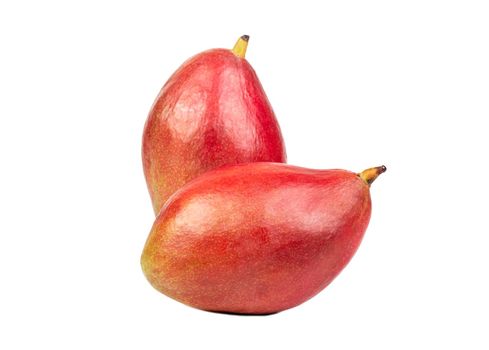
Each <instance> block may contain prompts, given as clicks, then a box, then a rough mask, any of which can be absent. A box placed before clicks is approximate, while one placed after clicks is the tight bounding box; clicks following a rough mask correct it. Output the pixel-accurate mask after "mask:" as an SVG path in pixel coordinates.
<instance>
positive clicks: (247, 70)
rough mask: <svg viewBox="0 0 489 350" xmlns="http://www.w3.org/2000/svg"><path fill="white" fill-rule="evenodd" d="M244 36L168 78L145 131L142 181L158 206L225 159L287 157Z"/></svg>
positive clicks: (230, 162) (236, 161) (225, 162)
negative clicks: (247, 54)
mask: <svg viewBox="0 0 489 350" xmlns="http://www.w3.org/2000/svg"><path fill="white" fill-rule="evenodd" d="M247 45H248V36H246V35H244V36H242V37H241V38H240V39H239V40H238V41H237V43H236V45H235V46H234V48H233V49H232V50H227V49H213V50H208V51H205V52H202V53H200V54H198V55H196V56H194V57H192V58H190V59H189V60H187V61H186V62H185V63H184V64H183V65H182V66H181V67H180V68H179V69H178V70H177V71H176V72H175V73H174V74H173V75H172V76H171V77H170V79H169V80H168V81H167V82H166V84H165V85H164V86H163V88H162V90H161V91H160V93H159V95H158V96H157V98H156V101H155V102H154V104H153V107H152V108H151V111H150V113H149V116H148V119H147V121H146V125H145V128H144V134H143V147H142V157H143V166H144V173H145V177H146V182H147V185H148V189H149V192H150V195H151V200H152V202H153V208H154V212H155V213H156V214H158V212H159V211H160V209H161V207H162V206H163V204H164V203H165V202H166V200H167V199H168V197H170V196H171V195H172V194H173V193H174V192H175V191H176V190H178V189H179V188H180V187H182V186H183V185H184V184H185V183H187V182H188V181H189V180H191V179H193V178H195V177H196V176H198V175H200V174H202V173H205V172H206V171H209V170H211V169H214V168H217V167H221V166H224V165H234V164H239V163H249V162H264V161H270V162H285V161H286V154H285V146H284V143H283V139H282V135H281V132H280V128H279V125H278V123H277V120H276V118H275V115H274V112H273V110H272V107H271V106H270V103H269V101H268V99H267V97H266V95H265V92H264V91H263V88H262V86H261V84H260V81H259V80H258V77H257V76H256V74H255V71H254V70H253V68H252V67H251V65H250V64H249V63H248V62H247V61H246V59H245V53H246V49H247Z"/></svg>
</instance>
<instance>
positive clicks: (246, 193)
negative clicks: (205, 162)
mask: <svg viewBox="0 0 489 350" xmlns="http://www.w3.org/2000/svg"><path fill="white" fill-rule="evenodd" d="M385 170H386V169H385V167H384V166H381V167H375V168H370V169H367V170H365V171H363V172H361V173H360V174H356V173H353V172H350V171H346V170H312V169H305V168H300V167H295V166H290V165H285V164H280V163H251V164H244V165H237V166H231V167H225V168H221V169H217V170H214V171H210V172H208V173H206V174H204V175H201V176H200V177H198V178H196V179H195V180H193V181H191V182H189V183H188V184H187V185H185V186H184V187H183V188H182V189H181V190H179V191H178V192H177V193H175V195H174V196H173V197H172V198H171V199H170V200H169V201H168V202H167V203H166V204H165V206H164V208H163V209H162V211H161V212H160V214H159V215H158V217H157V218H156V221H155V223H154V225H153V228H152V230H151V233H150V235H149V237H148V239H147V242H146V245H145V247H144V250H143V254H142V257H141V264H142V268H143V271H144V274H145V275H146V277H147V279H148V280H149V282H150V283H151V284H152V285H153V287H154V288H156V289H157V290H158V291H160V292H162V293H164V294H166V295H167V296H169V297H171V298H173V299H176V300H178V301H180V302H182V303H185V304H187V305H190V306H193V307H196V308H199V309H203V310H208V311H216V312H227V313H237V314H270V313H275V312H279V311H282V310H285V309H288V308H291V307H294V306H297V305H299V304H301V303H303V302H304V301H306V300H308V299H309V298H311V297H313V296H314V295H315V294H317V293H318V292H320V291H321V290H322V289H324V288H325V287H326V286H327V285H328V284H330V283H331V281H333V279H334V278H335V277H336V276H337V275H338V274H339V273H340V272H341V270H342V269H343V268H344V267H345V265H346V264H347V263H348V262H349V261H350V259H351V258H352V256H353V255H354V253H355V251H356V250H357V248H358V246H359V245H360V242H361V240H362V237H363V235H364V232H365V230H366V229H367V225H368V222H369V219H370V214H371V199H370V185H371V184H372V182H373V181H374V180H375V179H376V178H377V177H378V176H379V175H380V174H381V173H383V172H384V171H385Z"/></svg>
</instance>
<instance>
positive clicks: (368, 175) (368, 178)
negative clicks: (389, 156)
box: [358, 165, 387, 186]
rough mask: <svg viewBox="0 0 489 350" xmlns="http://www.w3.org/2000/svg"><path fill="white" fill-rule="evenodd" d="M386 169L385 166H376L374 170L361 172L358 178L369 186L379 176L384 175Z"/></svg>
mask: <svg viewBox="0 0 489 350" xmlns="http://www.w3.org/2000/svg"><path fill="white" fill-rule="evenodd" d="M386 170H387V168H386V167H385V165H382V166H377V167H374V168H369V169H366V170H364V171H362V172H361V173H360V174H358V176H359V177H360V178H361V179H362V180H363V181H365V182H366V183H367V185H369V186H370V185H371V184H372V182H374V181H375V179H376V178H377V177H379V175H380V174H382V173H385V171H386Z"/></svg>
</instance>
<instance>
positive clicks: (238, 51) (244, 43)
mask: <svg viewBox="0 0 489 350" xmlns="http://www.w3.org/2000/svg"><path fill="white" fill-rule="evenodd" d="M248 40H250V37H249V35H243V36H242V37H241V38H239V39H238V41H236V44H235V45H234V47H233V49H232V50H231V51H232V52H233V53H234V54H235V55H236V56H238V57H239V58H245V55H246V49H247V48H248Z"/></svg>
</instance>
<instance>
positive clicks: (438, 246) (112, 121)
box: [0, 0, 489, 349]
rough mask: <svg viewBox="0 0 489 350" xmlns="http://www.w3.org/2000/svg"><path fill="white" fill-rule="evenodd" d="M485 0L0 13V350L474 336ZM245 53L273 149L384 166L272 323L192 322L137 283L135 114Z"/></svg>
mask: <svg viewBox="0 0 489 350" xmlns="http://www.w3.org/2000/svg"><path fill="white" fill-rule="evenodd" d="M488 18H489V11H488V7H487V2H484V1H426V0H424V1H416V0H415V1H403V2H401V1H337V2H322V1H321V2H320V1H317V2H311V1H304V0H303V1H300V2H297V3H293V2H287V1H281V2H276V4H272V2H265V1H260V2H252V1H246V2H245V1H239V2H238V1H233V2H232V1H222V2H217V1H209V0H207V1H192V2H191V1H173V2H170V1H168V2H164V1H154V2H148V1H137V2H136V1H134V2H132V3H128V2H125V1H117V2H115V1H114V2H103V1H85V2H79V3H78V4H75V3H74V2H68V1H59V2H54V1H15V2H14V1H10V2H3V1H2V3H1V5H0V118H1V119H0V156H1V157H0V167H1V171H0V234H1V236H0V237H1V238H0V269H1V271H0V272H1V273H0V284H1V287H0V295H1V298H0V323H1V325H0V334H1V336H0V348H2V349H121V348H124V349H179V348H189V349H190V348H202V349H251V348H253V349H255V348H267V349H275V348H277V349H279V348H280V349H316V348H317V349H326V348H327V349H441V348H444V349H446V348H453V349H488V348H489V339H488V337H489V335H488V331H489V316H488V314H489V302H488V296H489V281H488V280H489V271H488V267H489V253H488V250H489V224H488V219H487V218H488V209H489V204H488V198H489V185H488V184H489V182H488V177H489V166H488V156H487V152H488V149H489V141H488V130H489V129H488V126H487V125H488V123H487V120H488V118H489V45H488V38H489V20H488ZM242 34H249V35H250V36H251V39H250V45H249V48H248V53H247V58H248V60H249V62H250V63H251V64H252V65H253V66H254V68H255V70H256V71H257V73H258V76H259V77H260V79H261V82H262V84H263V86H264V88H265V90H266V91H267V94H268V97H269V98H270V101H271V103H272V105H273V106H274V109H275V112H276V114H277V117H278V119H279V121H280V124H281V127H282V131H283V134H284V137H285V140H286V144H287V151H288V156H289V157H288V158H289V163H291V164H294V165H301V166H306V167H314V168H346V169H350V170H355V171H360V170H362V169H364V168H367V167H370V166H376V165H381V164H385V165H386V166H387V167H388V171H387V173H385V174H384V175H382V176H381V177H380V178H379V179H378V180H377V181H376V182H375V184H374V185H373V186H372V200H373V213H372V220H371V223H370V226H369V228H368V230H367V233H366V236H365V239H364V241H363V243H362V245H361V247H360V249H359V251H358V253H357V254H356V256H355V257H354V259H353V260H352V262H351V263H350V264H349V265H348V267H347V268H346V269H345V270H344V271H343V273H342V274H341V275H340V276H339V277H338V278H337V279H336V280H335V281H334V282H333V284H332V285H330V286H329V287H328V288H327V289H326V290H324V291H323V292H322V293H320V294H319V295H318V296H316V297H314V298H313V299H311V300H310V301H308V302H306V303H305V304H303V305H301V306H299V307H297V308H294V309H292V310H288V311H285V312H282V313H279V314H277V315H273V316H267V317H253V316H251V317H242V316H228V315H220V314H212V313H207V312H203V311H198V310H195V309H192V308H189V307H186V306H184V305H181V304H179V303H177V302H175V301H173V300H171V299H169V298H167V297H165V296H163V295H161V294H159V293H158V292H156V291H155V290H154V289H153V288H152V287H151V286H150V285H149V283H147V282H146V280H145V278H144V276H143V274H142V272H141V270H140V266H139V256H140V252H141V250H142V247H143V244H144V242H145V239H146V236H147V234H148V232H149V229H150V227H151V225H152V222H153V220H154V216H153V212H152V209H151V205H150V200H149V196H148V194H147V191H146V185H145V182H144V177H143V172H142V166H141V156H140V146H141V135H142V129H143V125H144V121H145V119H146V115H147V112H148V111H149V108H150V106H151V104H152V103H153V100H154V98H155V96H156V94H157V93H158V91H159V89H160V88H161V86H162V85H163V83H164V82H165V81H166V79H167V78H168V77H169V75H170V74H171V73H172V72H173V71H174V70H175V69H176V68H177V67H178V66H179V65H180V64H181V63H182V62H183V61H184V60H185V59H187V58H188V57H190V56H191V55H193V54H196V53H198V52H200V51H202V50H205V49H209V48H213V47H228V48H231V47H232V46H233V44H234V42H235V41H236V39H237V38H238V37H239V36H240V35H242Z"/></svg>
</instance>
